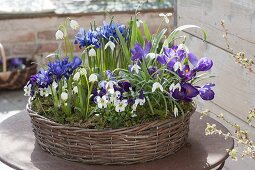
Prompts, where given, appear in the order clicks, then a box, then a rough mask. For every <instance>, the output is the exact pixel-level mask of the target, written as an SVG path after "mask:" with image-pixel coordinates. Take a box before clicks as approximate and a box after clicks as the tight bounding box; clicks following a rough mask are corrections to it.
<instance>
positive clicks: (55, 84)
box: [52, 81, 58, 89]
mask: <svg viewBox="0 0 255 170" xmlns="http://www.w3.org/2000/svg"><path fill="white" fill-rule="evenodd" d="M52 87H53V88H54V89H56V88H57V87H58V83H56V82H55V81H53V83H52Z"/></svg>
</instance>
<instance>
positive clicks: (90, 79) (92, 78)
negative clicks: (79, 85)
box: [89, 74, 97, 82]
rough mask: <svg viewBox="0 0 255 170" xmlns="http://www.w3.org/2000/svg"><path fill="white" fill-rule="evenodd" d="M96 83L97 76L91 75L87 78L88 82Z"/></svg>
mask: <svg viewBox="0 0 255 170" xmlns="http://www.w3.org/2000/svg"><path fill="white" fill-rule="evenodd" d="M95 81H97V75H96V74H91V75H90V76H89V82H95Z"/></svg>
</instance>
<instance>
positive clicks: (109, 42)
mask: <svg viewBox="0 0 255 170" xmlns="http://www.w3.org/2000/svg"><path fill="white" fill-rule="evenodd" d="M108 47H110V48H111V50H112V51H113V50H114V48H115V44H114V43H113V42H112V41H108V43H106V44H105V46H104V49H105V50H106V49H107V48H108Z"/></svg>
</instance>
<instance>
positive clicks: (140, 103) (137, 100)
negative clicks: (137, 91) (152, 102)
mask: <svg viewBox="0 0 255 170" xmlns="http://www.w3.org/2000/svg"><path fill="white" fill-rule="evenodd" d="M144 103H145V98H143V99H139V98H138V99H135V104H136V105H138V104H139V105H141V106H142V105H144Z"/></svg>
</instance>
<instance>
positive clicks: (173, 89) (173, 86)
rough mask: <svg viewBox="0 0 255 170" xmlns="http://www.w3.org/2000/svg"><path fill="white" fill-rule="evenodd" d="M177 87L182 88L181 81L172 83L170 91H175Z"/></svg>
mask: <svg viewBox="0 0 255 170" xmlns="http://www.w3.org/2000/svg"><path fill="white" fill-rule="evenodd" d="M175 89H179V91H180V90H181V85H180V83H177V84H174V83H172V84H171V85H170V87H169V91H175Z"/></svg>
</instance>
